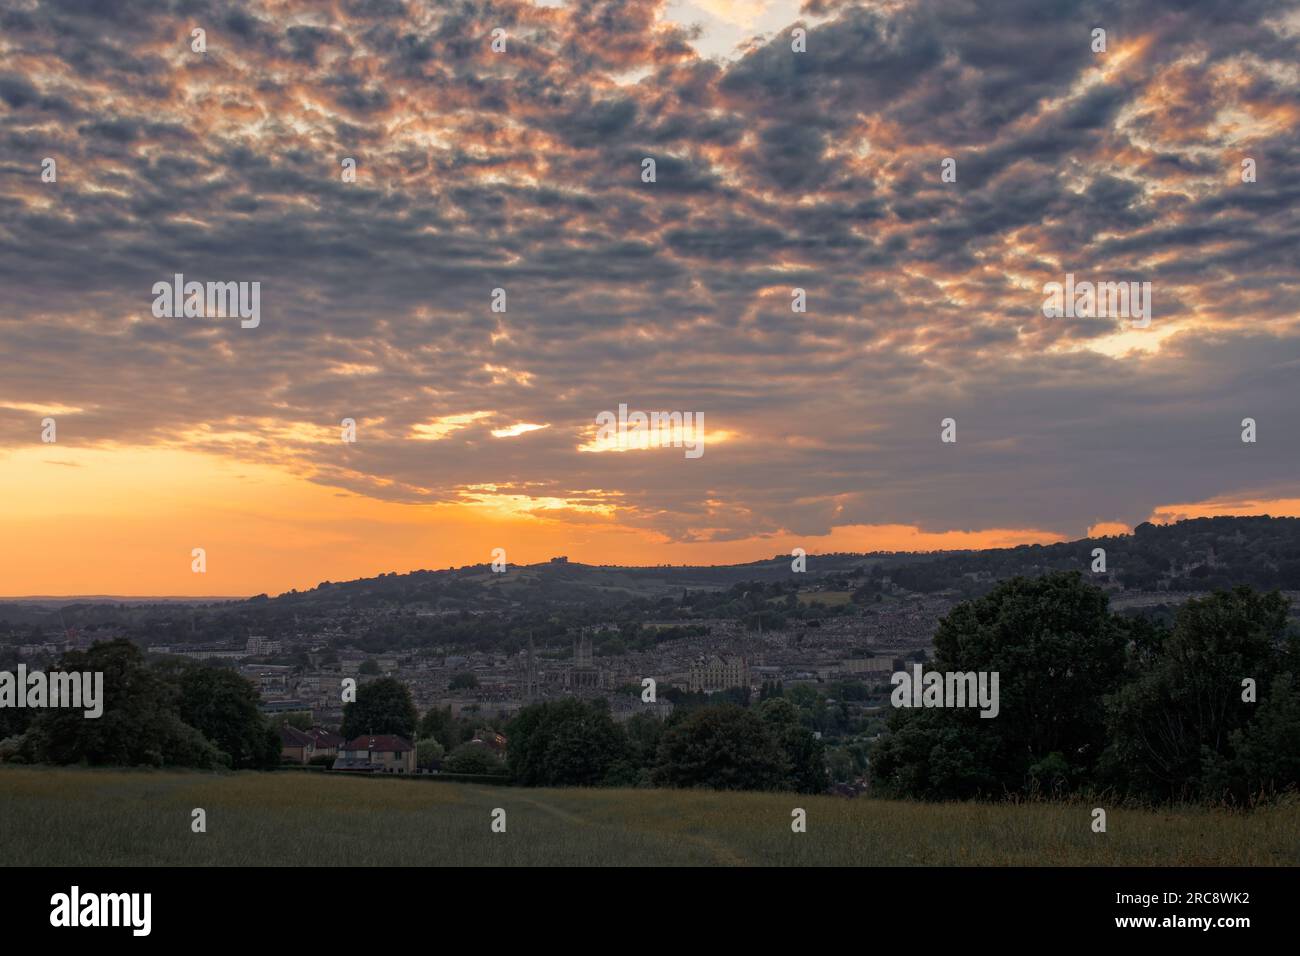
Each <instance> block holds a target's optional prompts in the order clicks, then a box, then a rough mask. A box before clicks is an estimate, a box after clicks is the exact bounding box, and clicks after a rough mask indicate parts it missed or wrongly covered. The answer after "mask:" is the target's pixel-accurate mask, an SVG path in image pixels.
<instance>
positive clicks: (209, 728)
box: [179, 664, 280, 770]
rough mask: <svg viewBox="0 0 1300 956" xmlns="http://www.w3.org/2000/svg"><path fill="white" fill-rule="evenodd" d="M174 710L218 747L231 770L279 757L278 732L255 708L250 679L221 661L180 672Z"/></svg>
mask: <svg viewBox="0 0 1300 956" xmlns="http://www.w3.org/2000/svg"><path fill="white" fill-rule="evenodd" d="M179 704H180V716H181V719H182V720H183V721H185V723H187V724H189V725H190V726H191V727H193V728H195V729H196V730H198V731H199V732H200V733H202V734H203V736H205V737H207V738H208V740H210V741H212V742H213V743H214V744H216V745H217V746H218V747H220V748H221V750H222V752H224V753H225V754H226V755H227V757H228V762H229V764H230V766H231V767H234V768H235V769H236V770H249V769H269V768H271V767H275V766H278V765H279V763H280V736H279V734H278V733H277V732H276V731H275V730H274V729H273V728H272V727H271V726H270V725H269V724H268V723H267V722H266V720H265V719H264V718H263V717H262V714H261V712H260V711H258V709H257V705H258V693H257V689H256V688H255V687H254V686H253V685H252V683H251V682H250V681H248V680H246V679H245V678H243V677H241V676H240V675H239V674H236V673H235V672H234V671H232V670H228V669H226V668H224V667H207V666H204V665H201V664H199V665H190V666H189V667H187V668H186V669H185V670H184V671H183V672H182V673H181V675H180V701H179Z"/></svg>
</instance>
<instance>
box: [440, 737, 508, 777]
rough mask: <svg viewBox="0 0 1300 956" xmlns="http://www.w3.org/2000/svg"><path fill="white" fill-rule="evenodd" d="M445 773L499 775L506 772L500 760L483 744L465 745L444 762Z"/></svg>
mask: <svg viewBox="0 0 1300 956" xmlns="http://www.w3.org/2000/svg"><path fill="white" fill-rule="evenodd" d="M442 770H443V772H444V773H476V774H485V773H490V774H499V773H504V772H505V767H504V766H503V765H502V763H501V761H500V759H498V758H497V755H496V754H494V753H493V752H492V751H491V750H489V749H488V748H487V747H484V746H483V745H482V744H474V743H464V744H461V745H460V746H459V747H457V748H456V749H455V750H453V751H452V752H451V754H450V756H448V757H447V759H446V760H444V761H443V762H442Z"/></svg>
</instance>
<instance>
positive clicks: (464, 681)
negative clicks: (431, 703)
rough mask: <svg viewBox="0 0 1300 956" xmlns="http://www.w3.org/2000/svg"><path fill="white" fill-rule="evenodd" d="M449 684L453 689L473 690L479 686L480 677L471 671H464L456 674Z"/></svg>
mask: <svg viewBox="0 0 1300 956" xmlns="http://www.w3.org/2000/svg"><path fill="white" fill-rule="evenodd" d="M447 686H448V687H449V688H451V689H452V690H473V689H474V688H476V687H478V678H477V677H475V676H474V675H473V674H471V673H470V672H469V671H462V672H461V673H459V674H457V675H456V676H454V677H453V678H452V679H451V683H449V684H448V685H447Z"/></svg>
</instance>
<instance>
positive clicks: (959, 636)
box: [872, 571, 1130, 799]
mask: <svg viewBox="0 0 1300 956" xmlns="http://www.w3.org/2000/svg"><path fill="white" fill-rule="evenodd" d="M1129 636H1130V630H1129V628H1128V627H1127V626H1126V625H1125V623H1124V622H1122V621H1121V620H1120V619H1119V618H1117V617H1115V616H1114V615H1112V614H1111V613H1110V612H1109V610H1108V608H1107V599H1106V595H1105V593H1104V592H1102V590H1101V589H1100V588H1098V587H1095V586H1093V585H1091V584H1087V583H1085V582H1084V581H1083V580H1082V578H1081V576H1080V574H1079V573H1078V572H1074V571H1070V572H1064V571H1062V572H1053V573H1051V574H1047V575H1044V576H1042V577H1039V578H1035V579H1032V580H1031V579H1026V578H1013V579H1011V580H1009V581H1004V582H1001V583H1000V584H998V585H997V586H996V587H994V588H993V590H992V591H990V592H989V593H988V594H987V595H985V596H984V597H981V598H979V599H977V600H973V601H967V602H964V603H962V604H959V605H957V607H955V608H954V609H953V610H952V611H951V612H950V613H949V614H948V615H947V617H945V618H944V619H943V620H942V621H940V623H939V627H938V630H937V632H936V634H935V638H934V647H935V655H934V664H933V668H932V669H933V670H937V671H940V672H968V671H974V672H976V673H977V674H978V673H980V672H984V673H989V674H992V673H997V674H998V677H999V685H998V688H999V690H998V695H999V713H998V716H997V717H996V718H993V719H986V718H981V717H980V716H979V711H978V710H977V709H975V708H942V709H917V710H910V709H898V710H896V711H895V712H894V714H893V715H892V716H891V718H890V720H889V729H890V732H889V735H888V736H886V737H885V738H884V739H882V740H881V741H880V742H879V744H878V745H877V747H876V748H875V752H874V753H873V755H872V779H873V781H874V783H875V784H876V785H877V786H878V787H880V788H881V789H882V790H884V791H886V792H892V793H896V794H900V795H906V796H913V797H922V798H927V799H953V798H968V797H973V796H976V795H979V794H988V793H1000V792H1003V791H1012V792H1023V791H1026V790H1029V789H1032V788H1035V787H1036V786H1038V782H1037V780H1036V778H1035V776H1034V770H1035V768H1041V767H1046V766H1051V767H1052V768H1053V774H1054V780H1055V781H1056V782H1057V783H1058V784H1061V785H1063V786H1067V787H1068V786H1075V785H1078V784H1081V783H1084V782H1086V781H1088V780H1089V779H1091V777H1092V776H1093V775H1094V773H1095V769H1096V767H1097V764H1098V762H1099V760H1100V757H1101V754H1102V752H1103V749H1104V748H1105V745H1106V740H1107V735H1106V718H1105V705H1104V697H1105V695H1106V694H1107V693H1109V692H1110V691H1112V690H1114V689H1115V687H1116V686H1117V685H1118V683H1119V681H1120V678H1121V675H1122V673H1123V668H1124V649H1125V647H1126V645H1127V644H1128V642H1129ZM1052 754H1058V755H1060V756H1061V759H1062V760H1063V761H1064V768H1065V769H1064V771H1063V772H1062V771H1061V766H1060V765H1059V764H1058V763H1056V762H1055V761H1053V762H1051V763H1050V764H1044V761H1045V760H1047V759H1048V758H1049V757H1050V756H1051V755H1052Z"/></svg>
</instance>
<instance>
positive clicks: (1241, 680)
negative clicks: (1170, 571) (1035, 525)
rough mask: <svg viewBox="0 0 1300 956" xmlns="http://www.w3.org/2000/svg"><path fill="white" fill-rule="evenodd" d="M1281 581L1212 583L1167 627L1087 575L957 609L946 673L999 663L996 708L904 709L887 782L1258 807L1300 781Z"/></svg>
mask: <svg viewBox="0 0 1300 956" xmlns="http://www.w3.org/2000/svg"><path fill="white" fill-rule="evenodd" d="M1287 615H1288V603H1287V601H1286V600H1285V599H1284V598H1283V597H1282V595H1281V594H1279V593H1277V592H1272V593H1267V594H1264V593H1260V592H1257V591H1255V590H1253V589H1251V588H1249V587H1237V588H1234V589H1232V590H1227V591H1216V592H1214V593H1212V594H1210V595H1208V596H1205V597H1199V598H1193V599H1191V600H1188V601H1187V602H1186V603H1185V604H1183V605H1182V606H1181V607H1180V608H1179V609H1178V611H1177V612H1176V613H1175V615H1174V616H1173V620H1172V623H1171V624H1166V623H1163V622H1160V621H1155V620H1151V619H1147V618H1142V617H1136V618H1132V617H1123V616H1120V615H1117V614H1114V613H1112V612H1111V611H1110V610H1109V606H1108V600H1107V597H1106V595H1105V593H1104V592H1103V591H1102V590H1101V589H1100V588H1097V587H1095V586H1093V585H1091V584H1089V583H1087V582H1085V581H1084V580H1083V578H1082V576H1081V575H1080V574H1079V573H1078V572H1055V573H1052V574H1048V575H1044V576H1043V577H1040V578H1035V579H1026V578H1015V579H1012V580H1010V581H1004V582H1002V583H1000V584H998V585H997V586H996V587H994V588H993V590H992V591H991V592H990V593H988V594H987V595H985V596H984V597H981V598H978V599H975V600H972V601H967V602H965V603H963V604H960V605H958V606H957V607H956V608H954V609H953V610H952V612H950V613H949V614H948V616H947V617H946V618H944V619H943V620H942V621H941V622H940V624H939V628H938V631H937V633H936V635H935V639H934V662H933V665H932V667H931V668H930V669H933V670H937V671H941V672H968V671H976V672H980V671H985V672H994V671H996V672H998V673H999V675H1000V696H1001V702H1000V712H999V715H998V716H997V717H996V718H994V719H982V718H981V717H980V716H979V714H978V712H976V711H975V710H972V709H961V708H934V709H910V710H903V709H899V710H896V711H895V712H894V713H893V715H892V716H891V718H890V720H889V732H888V733H887V734H886V735H885V736H883V737H882V739H881V740H880V741H879V743H878V744H877V746H876V747H875V748H874V749H873V752H872V755H871V760H870V763H871V781H872V786H873V788H874V789H875V790H876V791H877V792H883V793H885V794H890V795H897V796H905V797H915V798H921V799H929V800H949V799H969V798H976V797H1001V796H1004V795H1009V794H1015V795H1026V794H1034V793H1039V794H1041V793H1049V794H1055V795H1065V794H1070V793H1084V792H1087V793H1102V792H1104V793H1110V794H1112V795H1115V796H1117V797H1120V798H1129V799H1133V800H1138V801H1143V802H1167V801H1202V802H1212V803H1232V804H1239V805H1244V804H1251V803H1254V802H1257V801H1259V800H1261V799H1268V798H1269V797H1272V796H1275V795H1277V794H1279V793H1282V792H1285V791H1287V790H1290V789H1293V788H1295V787H1296V786H1297V785H1300V680H1298V678H1300V635H1297V632H1296V629H1295V627H1294V626H1293V625H1289V624H1288V617H1287Z"/></svg>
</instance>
